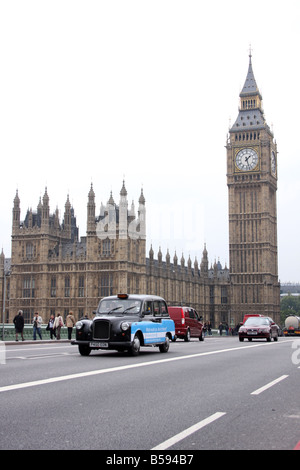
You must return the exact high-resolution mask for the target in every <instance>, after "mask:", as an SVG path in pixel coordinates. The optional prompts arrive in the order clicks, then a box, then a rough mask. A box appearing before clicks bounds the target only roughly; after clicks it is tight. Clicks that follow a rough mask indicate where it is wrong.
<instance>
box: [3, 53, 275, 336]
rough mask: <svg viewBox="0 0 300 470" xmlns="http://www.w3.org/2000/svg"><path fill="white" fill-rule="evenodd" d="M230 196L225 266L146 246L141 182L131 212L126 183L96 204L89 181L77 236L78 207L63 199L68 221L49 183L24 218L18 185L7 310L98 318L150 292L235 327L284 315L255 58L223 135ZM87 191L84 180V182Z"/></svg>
mask: <svg viewBox="0 0 300 470" xmlns="http://www.w3.org/2000/svg"><path fill="white" fill-rule="evenodd" d="M226 153H227V185H228V196H229V198H228V200H229V210H228V216H229V267H227V266H225V267H222V265H221V264H220V262H217V261H215V262H214V265H211V266H209V261H208V252H207V249H206V246H204V247H202V248H201V251H202V258H201V260H199V263H198V261H197V259H195V260H194V261H192V260H191V259H190V257H189V258H188V259H187V260H186V259H185V258H184V255H183V254H182V256H181V257H179V258H178V257H177V254H176V253H174V254H172V257H171V255H170V253H169V252H167V253H166V254H164V255H163V254H162V252H161V250H160V249H159V251H158V253H157V254H154V252H153V249H152V247H151V248H150V251H149V253H146V201H145V197H144V194H143V190H142V191H141V193H140V197H139V200H138V209H137V211H135V208H134V206H133V205H131V206H130V208H129V204H128V200H127V190H126V186H125V182H124V181H123V185H122V186H121V185H120V186H121V189H120V194H119V198H118V200H117V201H115V200H114V197H113V194H112V193H111V194H110V197H109V200H108V202H107V204H106V205H105V206H103V205H101V207H100V210H98V212H97V211H96V202H95V199H96V196H95V192H94V188H93V186H92V185H91V187H90V188H89V192H88V195H87V223H86V234H85V236H83V237H81V238H80V239H79V236H78V227H77V225H76V217H75V215H74V209H73V207H72V206H71V204H70V201H69V197H67V200H66V203H65V207H64V214H63V220H62V221H60V219H59V213H58V209H57V210H56V212H54V213H53V214H52V213H50V204H49V195H48V192H47V188H46V189H45V192H44V195H43V197H42V198H41V199H40V201H39V202H38V204H37V208H36V210H35V211H33V210H31V209H30V210H28V211H27V213H26V216H25V218H24V219H23V220H21V200H20V196H19V194H18V191H17V192H16V195H15V198H14V201H13V210H12V245H11V258H10V259H6V258H5V255H4V253H3V251H2V253H1V255H0V293H1V300H0V305H1V311H3V318H4V320H5V322H10V323H11V322H12V320H13V318H14V316H15V315H16V313H17V312H18V310H20V309H21V310H23V315H24V319H25V322H30V323H31V321H32V317H33V314H34V312H36V311H37V312H39V314H40V315H41V317H42V318H43V321H44V322H46V321H48V319H49V317H50V315H51V314H54V315H55V314H57V313H58V312H59V313H61V314H62V315H63V316H64V317H66V315H67V314H68V313H69V312H70V311H72V312H73V314H74V316H75V317H76V319H78V318H80V317H82V316H83V315H86V314H87V315H88V316H92V312H93V311H94V310H95V309H96V307H97V305H98V302H99V300H100V299H101V298H102V297H104V296H107V295H113V294H117V293H119V292H127V293H140V294H153V295H160V296H162V297H164V298H165V299H166V301H167V303H168V305H188V306H192V307H194V308H195V309H196V310H197V312H198V313H199V315H202V317H203V319H204V320H205V321H211V323H212V325H213V327H217V326H218V324H219V323H220V322H221V321H222V322H226V323H228V324H229V326H235V325H236V324H237V323H238V322H240V321H241V320H242V318H243V316H244V314H246V313H261V314H264V315H268V316H271V317H273V318H274V320H275V321H279V310H280V286H279V282H278V266H277V208H276V191H277V146H276V142H275V140H274V136H273V133H272V132H271V130H270V128H269V126H268V124H267V123H266V121H265V118H264V112H263V108H262V96H261V94H260V92H259V89H258V87H257V84H256V81H255V78H254V74H253V69H252V57H251V55H250V56H249V68H248V72H247V76H246V81H245V84H244V87H243V88H242V91H241V93H240V106H239V110H238V116H237V119H236V121H235V122H234V124H233V126H232V127H231V128H230V130H229V134H228V137H227V142H226ZM87 190H88V188H87Z"/></svg>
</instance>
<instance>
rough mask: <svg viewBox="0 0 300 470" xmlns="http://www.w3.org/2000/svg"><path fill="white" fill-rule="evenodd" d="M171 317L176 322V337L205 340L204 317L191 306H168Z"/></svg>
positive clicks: (188, 339) (186, 339) (187, 339)
mask: <svg viewBox="0 0 300 470" xmlns="http://www.w3.org/2000/svg"><path fill="white" fill-rule="evenodd" d="M168 312H169V315H170V317H171V318H172V320H173V321H174V323H175V339H174V340H173V341H175V340H176V338H181V339H184V341H190V339H191V338H199V340H200V341H204V331H203V323H202V322H201V320H202V317H199V315H198V313H197V312H196V310H194V309H193V308H191V307H168Z"/></svg>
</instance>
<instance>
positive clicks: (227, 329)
mask: <svg viewBox="0 0 300 470" xmlns="http://www.w3.org/2000/svg"><path fill="white" fill-rule="evenodd" d="M225 331H226V336H228V331H229V326H228V323H225Z"/></svg>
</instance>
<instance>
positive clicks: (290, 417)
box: [0, 336, 300, 453]
mask: <svg viewBox="0 0 300 470" xmlns="http://www.w3.org/2000/svg"><path fill="white" fill-rule="evenodd" d="M299 366H300V344H299V341H298V343H297V342H296V340H295V339H294V338H279V341H278V342H277V343H275V342H271V343H267V342H265V341H256V342H255V341H253V342H251V343H250V342H244V343H240V342H239V341H238V338H237V337H224V336H223V337H208V338H206V339H205V341H204V342H200V341H198V340H192V341H191V342H190V343H185V342H183V341H176V343H171V345H170V349H169V352H168V353H167V354H162V353H160V352H159V350H158V348H151V349H148V348H143V349H142V350H141V353H140V355H139V356H138V357H129V356H128V355H126V354H122V353H117V352H114V351H93V352H92V353H91V355H90V356H89V357H82V356H80V355H79V353H78V350H77V346H73V345H71V344H70V343H68V342H65V343H62V342H61V343H60V342H59V341H55V342H52V343H51V344H49V343H45V342H44V343H38V342H37V343H35V344H32V343H29V344H26V342H24V343H16V344H11V345H6V347H5V363H4V364H0V371H1V374H0V422H1V427H0V449H49V446H50V447H51V449H86V450H87V449H105V450H107V451H109V450H118V451H121V450H149V451H150V450H153V451H164V452H165V451H180V452H181V453H187V451H197V450H203V449H206V450H216V449H232V450H235V449H238V450H241V449H245V450H246V449H250V450H254V449H286V450H292V449H294V448H295V447H296V446H297V445H298V446H299V444H298V443H299V441H300V404H299V379H300V368H299Z"/></svg>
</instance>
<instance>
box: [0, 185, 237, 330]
mask: <svg viewBox="0 0 300 470" xmlns="http://www.w3.org/2000/svg"><path fill="white" fill-rule="evenodd" d="M138 202H139V205H138V211H137V214H136V213H135V209H134V205H133V204H132V206H131V207H130V209H128V200H127V191H126V188H125V184H124V182H123V186H122V188H121V191H120V200H119V205H117V204H116V203H115V201H114V199H113V196H112V194H111V195H110V198H109V200H108V202H107V205H106V206H103V205H102V206H101V208H100V214H99V215H96V203H95V193H94V189H93V187H92V186H91V188H90V191H89V193H88V203H87V229H86V236H84V237H81V239H80V240H79V239H78V228H77V226H76V218H75V216H74V209H73V208H72V207H71V204H70V201H69V197H68V198H67V201H66V204H65V211H64V217H63V221H62V222H60V220H59V214H58V210H56V212H55V213H54V214H50V206H49V196H48V193H47V189H46V190H45V194H44V196H43V198H42V200H40V202H39V204H38V206H37V210H36V211H35V212H33V211H32V210H29V211H27V214H26V217H25V219H24V220H23V221H21V217H20V214H21V210H20V198H19V195H18V192H17V194H16V196H15V199H14V205H13V224H12V257H11V260H10V275H9V276H7V278H6V279H7V289H6V291H7V295H6V298H7V301H6V312H7V313H6V317H7V321H9V322H12V319H13V317H14V315H15V314H16V312H17V311H18V310H19V309H22V310H23V312H24V317H25V321H27V322H30V321H31V319H32V316H33V314H34V312H35V311H38V312H39V313H40V315H41V316H42V318H43V320H44V322H46V321H47V319H48V318H49V317H50V315H51V314H57V312H60V313H61V314H62V315H63V316H64V317H66V315H67V314H68V313H69V312H70V311H72V312H73V313H74V315H75V317H76V318H77V319H78V318H80V317H82V316H83V315H85V314H87V315H88V316H92V312H93V311H94V310H95V309H96V307H97V304H98V302H99V299H101V298H102V297H104V296H107V295H112V294H117V293H119V292H128V293H146V294H155V295H161V296H162V297H164V298H165V299H166V301H167V302H168V305H189V306H193V307H194V308H195V309H196V310H197V311H198V313H199V314H200V315H202V316H203V318H204V319H205V320H211V321H212V323H213V324H214V325H217V324H218V323H219V322H220V321H224V322H228V323H229V321H230V319H229V316H228V315H229V313H230V311H229V306H230V299H229V270H228V269H227V268H226V267H225V268H224V269H223V268H222V266H221V264H220V262H218V263H217V262H215V264H214V266H213V267H211V268H209V265H208V253H207V250H206V247H205V248H204V250H203V256H202V261H201V265H200V267H199V266H198V262H197V259H196V260H195V262H194V263H193V265H192V261H191V259H190V258H189V259H188V261H187V263H185V260H184V257H183V255H182V258H181V260H180V262H178V259H177V255H176V253H175V255H174V258H173V260H172V262H171V260H170V255H169V252H168V253H167V255H166V259H165V260H163V259H162V253H161V250H159V252H158V256H157V259H155V258H154V253H153V249H152V247H151V249H150V252H149V257H146V209H145V198H144V195H143V191H141V195H140V198H139V201H138ZM1 260H2V261H1V264H0V276H1V272H2V276H1V278H2V282H3V272H4V255H3V253H2V257H1ZM6 269H8V268H6Z"/></svg>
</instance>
